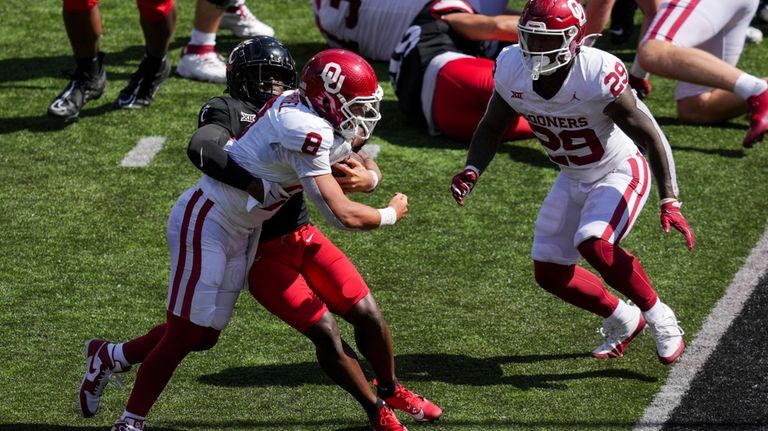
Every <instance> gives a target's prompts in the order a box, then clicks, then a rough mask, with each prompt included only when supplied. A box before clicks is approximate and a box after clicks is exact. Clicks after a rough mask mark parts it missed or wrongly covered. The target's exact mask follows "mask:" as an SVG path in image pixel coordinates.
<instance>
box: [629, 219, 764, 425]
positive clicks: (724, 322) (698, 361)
mask: <svg viewBox="0 0 768 431" xmlns="http://www.w3.org/2000/svg"><path fill="white" fill-rule="evenodd" d="M766 268H768V228H767V229H766V230H765V232H763V236H762V237H761V238H760V240H759V241H758V242H757V245H756V246H755V248H753V249H752V251H751V252H750V253H749V256H748V257H747V261H746V262H745V263H744V266H742V267H741V269H739V272H737V273H736V275H735V276H734V277H733V281H731V284H730V286H728V289H727V290H726V291H725V294H724V295H723V297H722V298H720V300H719V301H717V304H715V306H714V307H713V308H712V311H711V312H710V313H709V317H707V321H706V322H704V326H703V327H702V328H701V331H699V333H698V334H697V335H696V338H695V339H694V340H693V342H691V344H690V345H689V346H688V348H687V350H686V352H685V353H684V354H683V356H682V358H681V359H680V361H679V362H678V363H676V364H675V365H674V368H672V371H670V373H669V377H667V382H666V383H665V384H664V386H662V387H661V390H660V391H659V393H658V394H656V397H655V398H654V399H653V401H652V402H651V404H650V405H649V406H648V408H647V409H645V413H644V414H643V417H641V418H640V420H639V421H638V423H637V424H636V425H635V428H634V431H657V430H660V429H661V428H662V427H663V426H664V423H665V422H666V421H667V420H669V417H670V416H671V415H672V412H673V411H674V410H675V408H677V406H678V405H680V402H681V401H682V399H683V396H684V395H685V393H686V392H688V389H689V388H690V386H691V381H693V378H694V377H695V376H696V374H697V373H698V372H699V370H700V369H701V368H702V367H703V366H704V364H705V363H706V362H707V359H708V358H709V356H710V355H711V354H712V352H713V351H714V350H715V348H716V347H717V344H718V342H719V341H720V338H721V337H722V336H723V334H724V333H725V331H726V330H727V329H728V327H729V326H730V325H731V322H733V319H735V318H736V316H738V315H739V313H740V312H741V309H742V308H743V307H744V303H745V302H746V301H747V299H748V298H749V297H750V295H752V292H753V291H754V290H755V287H756V286H757V284H758V282H759V281H760V277H761V276H762V275H763V274H765V272H766Z"/></svg>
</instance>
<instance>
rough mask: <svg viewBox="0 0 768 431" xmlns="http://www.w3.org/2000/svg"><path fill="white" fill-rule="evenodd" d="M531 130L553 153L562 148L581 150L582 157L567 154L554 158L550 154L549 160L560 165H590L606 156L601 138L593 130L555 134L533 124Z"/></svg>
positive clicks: (565, 131)
mask: <svg viewBox="0 0 768 431" xmlns="http://www.w3.org/2000/svg"><path fill="white" fill-rule="evenodd" d="M531 130H533V133H535V134H536V137H537V138H539V141H541V144H542V145H544V146H545V147H547V149H549V150H551V151H557V150H559V149H560V148H561V147H562V149H564V150H565V151H569V152H570V151H578V150H581V151H580V153H581V155H575V154H566V155H563V156H553V155H551V154H550V155H549V158H550V159H551V160H552V161H553V162H555V163H557V164H560V165H565V166H568V165H576V166H583V165H588V164H590V163H594V162H596V161H598V160H600V159H601V158H602V157H603V154H605V149H604V148H603V144H601V143H600V138H598V137H597V134H596V133H595V131H594V130H592V129H577V130H569V129H566V130H563V131H561V132H560V133H558V134H555V132H553V131H551V130H549V129H547V128H545V127H541V126H539V125H537V124H531ZM584 149H587V150H589V153H587V152H586V151H584Z"/></svg>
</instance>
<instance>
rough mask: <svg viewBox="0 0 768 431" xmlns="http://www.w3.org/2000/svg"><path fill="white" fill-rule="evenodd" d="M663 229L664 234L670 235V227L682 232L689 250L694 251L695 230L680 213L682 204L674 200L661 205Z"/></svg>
mask: <svg viewBox="0 0 768 431" xmlns="http://www.w3.org/2000/svg"><path fill="white" fill-rule="evenodd" d="M660 219H661V228H662V229H663V230H664V232H666V233H669V228H670V226H671V227H673V228H675V229H677V230H678V231H680V233H682V234H683V236H684V237H685V243H686V245H687V246H688V250H693V243H694V240H695V239H694V235H693V229H691V226H690V225H689V224H688V220H686V219H685V217H684V216H683V213H682V212H680V202H678V201H677V200H673V201H671V202H665V203H663V204H661V216H660Z"/></svg>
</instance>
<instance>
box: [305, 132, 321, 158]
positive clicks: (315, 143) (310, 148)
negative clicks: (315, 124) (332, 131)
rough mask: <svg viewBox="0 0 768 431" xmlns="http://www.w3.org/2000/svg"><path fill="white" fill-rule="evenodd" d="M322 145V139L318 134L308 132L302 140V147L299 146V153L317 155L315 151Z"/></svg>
mask: <svg viewBox="0 0 768 431" xmlns="http://www.w3.org/2000/svg"><path fill="white" fill-rule="evenodd" d="M322 143H323V137H322V136H320V134H319V133H315V132H309V133H307V136H306V137H305V138H304V145H302V146H301V151H303V152H305V153H307V154H312V155H313V156H314V155H316V154H317V150H319V149H320V144H322Z"/></svg>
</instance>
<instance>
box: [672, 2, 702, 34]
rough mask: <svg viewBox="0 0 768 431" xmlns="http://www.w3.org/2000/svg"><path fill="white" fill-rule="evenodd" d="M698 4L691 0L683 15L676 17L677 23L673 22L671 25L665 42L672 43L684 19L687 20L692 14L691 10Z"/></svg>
mask: <svg viewBox="0 0 768 431" xmlns="http://www.w3.org/2000/svg"><path fill="white" fill-rule="evenodd" d="M697 4H699V0H693V1H691V2H690V3H688V5H687V6H686V7H685V10H684V11H683V13H681V14H680V16H679V17H677V21H675V23H674V24H672V28H671V29H670V30H669V34H668V35H667V40H669V41H670V42H672V41H673V40H674V39H675V35H676V34H677V31H678V30H680V27H682V26H683V23H684V22H685V20H686V19H688V17H689V16H691V13H693V9H694V8H695V7H696V5H697Z"/></svg>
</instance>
